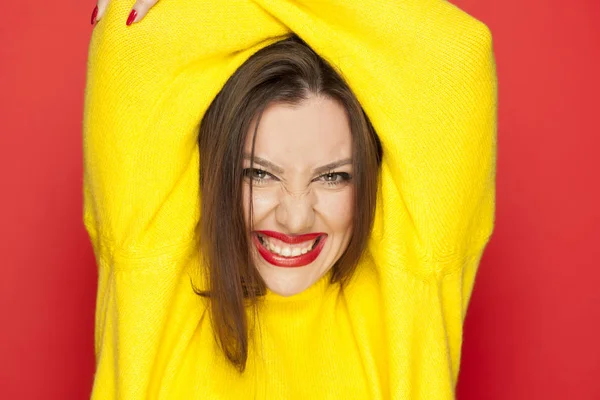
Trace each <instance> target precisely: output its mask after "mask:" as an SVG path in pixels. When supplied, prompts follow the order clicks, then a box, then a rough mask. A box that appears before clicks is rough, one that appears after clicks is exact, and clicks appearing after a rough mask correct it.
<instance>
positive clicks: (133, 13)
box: [127, 10, 137, 26]
mask: <svg viewBox="0 0 600 400" xmlns="http://www.w3.org/2000/svg"><path fill="white" fill-rule="evenodd" d="M135 17H137V11H135V10H131V12H130V13H129V17H127V26H129V25H131V24H133V21H135Z"/></svg>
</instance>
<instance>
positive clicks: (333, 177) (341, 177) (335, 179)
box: [317, 172, 352, 186]
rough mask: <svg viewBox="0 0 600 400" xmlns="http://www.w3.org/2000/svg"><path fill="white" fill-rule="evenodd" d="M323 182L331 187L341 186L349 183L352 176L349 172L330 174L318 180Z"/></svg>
mask: <svg viewBox="0 0 600 400" xmlns="http://www.w3.org/2000/svg"><path fill="white" fill-rule="evenodd" d="M317 179H318V180H320V181H321V182H325V183H327V184H328V185H329V186H335V185H339V184H340V183H344V182H348V181H350V180H351V179H352V176H351V175H350V174H349V173H347V172H329V173H327V174H323V175H321V176H320V177H319V178H317Z"/></svg>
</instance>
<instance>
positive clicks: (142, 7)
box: [92, 0, 158, 26]
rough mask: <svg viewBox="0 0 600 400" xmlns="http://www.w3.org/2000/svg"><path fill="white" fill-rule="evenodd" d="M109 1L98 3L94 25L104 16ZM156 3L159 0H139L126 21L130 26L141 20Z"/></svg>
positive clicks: (93, 17)
mask: <svg viewBox="0 0 600 400" xmlns="http://www.w3.org/2000/svg"><path fill="white" fill-rule="evenodd" d="M109 2H110V0H98V3H97V4H96V7H95V8H94V11H93V12H92V25H95V24H96V22H98V21H99V20H100V19H101V18H102V16H103V15H104V13H105V12H106V8H107V7H108V3H109ZM156 3H158V0H137V1H136V2H135V4H134V5H133V7H132V9H131V12H130V13H129V16H128V17H127V21H126V22H125V23H126V24H127V25H128V26H129V25H131V24H133V23H134V22H140V21H141V20H142V18H144V17H145V16H146V14H147V13H148V11H149V10H150V9H151V8H152V7H154V5H155V4H156Z"/></svg>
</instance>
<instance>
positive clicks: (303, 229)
mask: <svg viewBox="0 0 600 400" xmlns="http://www.w3.org/2000/svg"><path fill="white" fill-rule="evenodd" d="M315 204H316V195H315V193H314V192H313V191H312V190H310V188H309V189H307V190H304V191H301V192H290V191H287V190H282V193H281V196H280V198H279V204H278V206H277V209H276V210H275V217H276V219H277V222H278V223H279V224H280V225H281V226H282V227H283V228H284V229H285V230H286V231H287V232H288V233H291V234H302V233H307V232H310V230H311V228H312V226H313V224H314V222H315V209H314V207H315Z"/></svg>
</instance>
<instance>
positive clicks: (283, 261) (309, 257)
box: [252, 231, 327, 268]
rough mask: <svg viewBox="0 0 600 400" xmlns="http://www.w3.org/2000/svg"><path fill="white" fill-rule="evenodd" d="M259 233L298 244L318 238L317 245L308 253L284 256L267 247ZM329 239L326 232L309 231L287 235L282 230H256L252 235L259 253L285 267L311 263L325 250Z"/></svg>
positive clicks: (267, 259) (268, 260) (278, 265)
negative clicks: (324, 247)
mask: <svg viewBox="0 0 600 400" xmlns="http://www.w3.org/2000/svg"><path fill="white" fill-rule="evenodd" d="M258 235H261V236H268V237H272V238H274V239H278V240H281V241H282V242H284V243H289V244H298V243H302V242H308V241H310V240H314V239H317V243H316V245H315V246H314V247H313V248H312V249H310V250H309V251H308V252H307V253H305V254H301V255H299V256H295V257H284V256H281V255H279V254H276V253H274V252H272V251H271V250H269V249H267V248H266V247H265V246H264V245H263V243H262V242H261V240H260V239H259V238H258ZM326 240H327V234H326V233H308V234H305V235H294V236H290V235H286V234H285V233H281V232H274V231H256V232H255V234H254V235H252V241H253V242H254V245H255V246H256V248H257V250H258V252H259V254H260V255H261V256H262V257H263V258H264V259H265V260H266V261H267V262H268V263H269V264H273V265H275V266H277V267H285V268H295V267H303V266H305V265H308V264H310V263H311V262H313V261H314V260H316V258H317V257H318V256H319V254H321V250H323V246H324V245H325V241H326Z"/></svg>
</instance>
